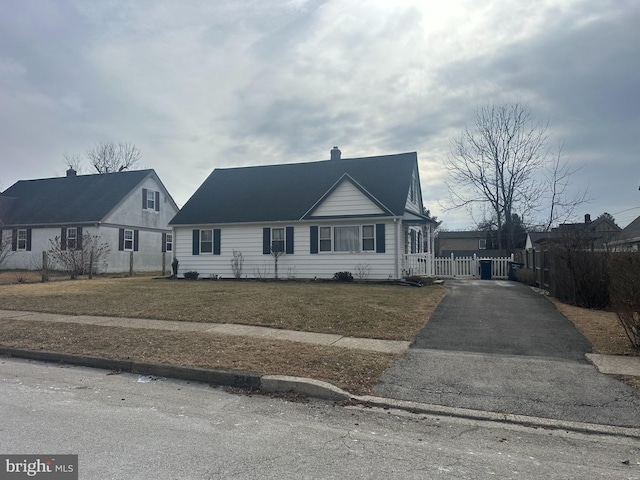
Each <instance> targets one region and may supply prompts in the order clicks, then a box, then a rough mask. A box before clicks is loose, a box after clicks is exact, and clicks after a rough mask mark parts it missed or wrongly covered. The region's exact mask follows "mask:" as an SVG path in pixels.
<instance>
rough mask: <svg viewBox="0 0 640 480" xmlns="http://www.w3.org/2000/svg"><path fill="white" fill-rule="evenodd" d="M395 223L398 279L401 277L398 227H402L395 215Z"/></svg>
mask: <svg viewBox="0 0 640 480" xmlns="http://www.w3.org/2000/svg"><path fill="white" fill-rule="evenodd" d="M393 225H394V229H393V230H394V234H395V242H394V243H395V246H396V279H399V278H400V268H401V267H400V265H401V262H400V255H402V254H401V253H400V252H401V250H400V244H399V243H398V229H399V228H400V224H399V223H398V217H393Z"/></svg>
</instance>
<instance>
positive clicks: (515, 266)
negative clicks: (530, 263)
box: [509, 262, 524, 280]
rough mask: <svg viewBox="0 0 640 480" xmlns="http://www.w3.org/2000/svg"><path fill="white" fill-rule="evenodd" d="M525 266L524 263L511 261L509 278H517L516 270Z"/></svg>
mask: <svg viewBox="0 0 640 480" xmlns="http://www.w3.org/2000/svg"><path fill="white" fill-rule="evenodd" d="M522 267H524V263H518V262H511V264H510V265H509V280H517V278H516V270H520V269H521V268H522Z"/></svg>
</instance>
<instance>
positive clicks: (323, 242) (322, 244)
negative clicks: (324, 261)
mask: <svg viewBox="0 0 640 480" xmlns="http://www.w3.org/2000/svg"><path fill="white" fill-rule="evenodd" d="M327 233H328V235H327ZM323 234H324V235H323ZM327 245H328V247H329V248H327ZM318 252H320V253H322V252H327V253H331V252H333V229H332V228H331V227H319V228H318Z"/></svg>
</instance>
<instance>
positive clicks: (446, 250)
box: [436, 231, 500, 257]
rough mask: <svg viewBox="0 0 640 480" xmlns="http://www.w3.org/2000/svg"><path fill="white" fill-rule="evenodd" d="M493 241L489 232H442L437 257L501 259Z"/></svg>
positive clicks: (439, 235) (437, 238) (437, 246)
mask: <svg viewBox="0 0 640 480" xmlns="http://www.w3.org/2000/svg"><path fill="white" fill-rule="evenodd" d="M491 243H492V239H491V237H490V236H488V235H487V232H481V231H458V232H442V231H441V232H440V233H438V236H437V237H436V255H438V256H439V257H449V256H451V254H453V255H454V257H472V256H473V255H476V256H477V257H499V256H500V251H499V250H498V249H492V248H491V247H492V245H491Z"/></svg>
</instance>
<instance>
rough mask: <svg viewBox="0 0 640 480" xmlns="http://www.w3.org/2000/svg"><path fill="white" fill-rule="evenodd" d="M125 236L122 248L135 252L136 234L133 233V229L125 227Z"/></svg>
mask: <svg viewBox="0 0 640 480" xmlns="http://www.w3.org/2000/svg"><path fill="white" fill-rule="evenodd" d="M123 236H124V241H123V243H122V249H123V250H124V251H125V252H133V246H134V236H135V234H134V233H133V230H131V229H128V228H125V229H124V234H123Z"/></svg>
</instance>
